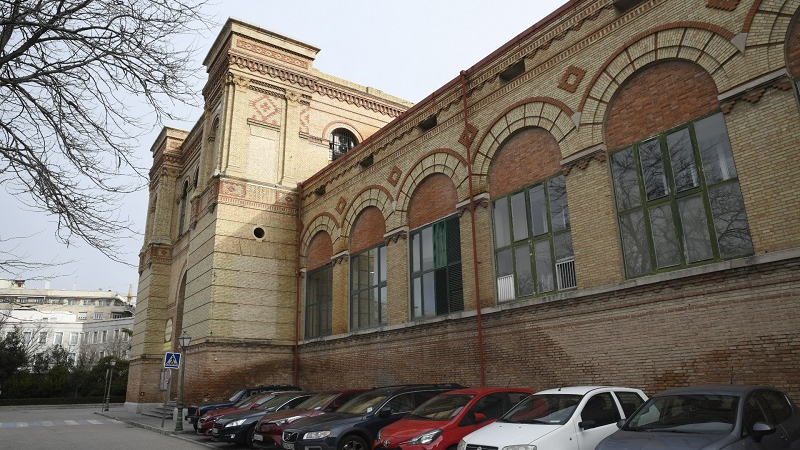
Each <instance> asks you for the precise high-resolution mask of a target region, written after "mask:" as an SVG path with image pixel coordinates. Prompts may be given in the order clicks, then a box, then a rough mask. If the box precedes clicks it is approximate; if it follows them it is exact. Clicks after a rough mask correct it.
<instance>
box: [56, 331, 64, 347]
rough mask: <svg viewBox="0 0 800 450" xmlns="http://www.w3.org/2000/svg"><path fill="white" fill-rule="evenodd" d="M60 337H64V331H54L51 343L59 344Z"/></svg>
mask: <svg viewBox="0 0 800 450" xmlns="http://www.w3.org/2000/svg"><path fill="white" fill-rule="evenodd" d="M62 339H64V333H63V332H60V331H59V332H56V333H55V337H54V338H53V345H61V341H62Z"/></svg>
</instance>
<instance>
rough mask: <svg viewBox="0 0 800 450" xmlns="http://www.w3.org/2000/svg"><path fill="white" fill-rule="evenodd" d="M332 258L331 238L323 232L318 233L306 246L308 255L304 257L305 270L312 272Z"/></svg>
mask: <svg viewBox="0 0 800 450" xmlns="http://www.w3.org/2000/svg"><path fill="white" fill-rule="evenodd" d="M332 256H333V243H332V242H331V236H330V235H329V234H328V233H327V232H325V231H320V232H319V233H317V234H315V235H314V237H313V238H312V239H311V243H310V244H308V254H307V255H306V268H307V269H308V270H314V269H316V268H319V267H322V266H324V265H325V264H328V263H329V262H331V257H332Z"/></svg>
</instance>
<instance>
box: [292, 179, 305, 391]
mask: <svg viewBox="0 0 800 450" xmlns="http://www.w3.org/2000/svg"><path fill="white" fill-rule="evenodd" d="M302 205H303V183H302V182H300V183H297V224H296V226H297V252H296V254H295V257H296V259H297V264H296V270H297V273H296V277H297V278H296V280H297V281H296V282H295V291H296V293H295V297H296V300H295V313H294V385H295V386H299V379H300V280H301V277H300V245H301V244H302V237H303V221H302V219H300V210H301V208H302Z"/></svg>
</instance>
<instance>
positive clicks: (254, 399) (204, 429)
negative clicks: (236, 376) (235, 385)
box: [197, 391, 286, 436]
mask: <svg viewBox="0 0 800 450" xmlns="http://www.w3.org/2000/svg"><path fill="white" fill-rule="evenodd" d="M285 393H286V391H281V392H263V393H261V394H255V395H252V396H250V397H247V398H245V399H242V400H240V401H239V402H238V403H236V404H235V405H233V406H231V407H230V408H220V409H215V410H212V411H209V412H207V413H205V414H203V415H202V416H201V417H200V420H198V421H197V434H203V435H206V436H210V435H211V430H213V429H214V423H216V421H217V419H219V418H220V417H222V416H224V415H225V414H230V413H233V412H237V411H244V410H248V409H253V408H257V407H259V406H261V405H262V404H264V403H265V402H267V401H268V400H271V399H273V398H275V396H277V395H278V394H285Z"/></svg>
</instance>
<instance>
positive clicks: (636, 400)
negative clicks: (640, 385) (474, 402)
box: [458, 386, 647, 450]
mask: <svg viewBox="0 0 800 450" xmlns="http://www.w3.org/2000/svg"><path fill="white" fill-rule="evenodd" d="M646 400H647V396H645V395H644V392H642V391H641V390H639V389H632V388H624V387H601V386H575V387H563V388H558V389H550V390H546V391H541V392H538V393H536V394H534V395H531V396H529V397H528V398H526V399H525V400H523V401H522V402H520V403H519V404H517V406H515V407H513V408H511V410H510V411H509V412H507V413H506V414H505V415H503V417H501V418H500V419H498V420H497V421H496V422H495V423H493V424H490V425H487V426H485V427H483V428H481V429H480V430H478V431H475V432H473V433H470V434H468V435H467V436H466V437H465V438H464V439H462V440H461V442H459V444H458V450H477V449H479V448H482V449H489V448H491V449H498V450H533V449H538V450H553V449H558V450H594V448H595V447H596V446H597V444H598V443H599V442H600V441H601V440H603V438H605V437H606V436H608V435H610V434H611V433H613V432H614V431H616V430H617V425H616V423H617V422H618V421H619V420H621V419H623V418H625V417H628V416H629V415H631V414H633V412H634V411H636V408H638V407H639V406H641V405H642V404H643V403H644V402H645V401H646Z"/></svg>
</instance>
